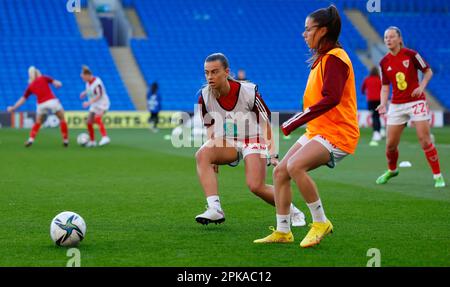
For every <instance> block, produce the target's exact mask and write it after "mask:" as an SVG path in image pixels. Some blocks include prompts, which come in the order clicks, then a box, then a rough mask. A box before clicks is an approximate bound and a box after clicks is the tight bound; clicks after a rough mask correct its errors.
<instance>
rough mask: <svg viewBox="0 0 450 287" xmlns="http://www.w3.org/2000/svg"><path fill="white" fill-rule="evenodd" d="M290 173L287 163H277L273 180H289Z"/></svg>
mask: <svg viewBox="0 0 450 287" xmlns="http://www.w3.org/2000/svg"><path fill="white" fill-rule="evenodd" d="M289 178H290V177H289V173H288V171H287V167H286V165H277V166H276V167H275V168H274V169H273V181H274V182H282V181H284V180H289Z"/></svg>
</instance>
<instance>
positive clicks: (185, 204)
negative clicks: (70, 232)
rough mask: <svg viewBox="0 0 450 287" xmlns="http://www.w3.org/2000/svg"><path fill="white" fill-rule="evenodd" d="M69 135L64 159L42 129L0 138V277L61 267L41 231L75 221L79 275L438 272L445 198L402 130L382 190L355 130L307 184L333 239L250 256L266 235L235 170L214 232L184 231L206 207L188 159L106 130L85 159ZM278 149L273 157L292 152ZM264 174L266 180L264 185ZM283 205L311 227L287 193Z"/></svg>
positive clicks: (375, 159)
mask: <svg viewBox="0 0 450 287" xmlns="http://www.w3.org/2000/svg"><path fill="white" fill-rule="evenodd" d="M80 132H81V131H80V130H72V131H71V138H72V142H71V146H70V147H69V148H68V149H64V148H63V147H62V145H61V140H60V134H59V131H58V130H57V129H53V130H51V129H43V130H42V131H41V132H40V134H39V135H38V138H37V141H36V143H35V145H34V146H33V147H31V148H29V149H26V148H24V147H23V142H24V141H25V139H26V138H27V136H28V130H11V129H0V159H1V165H0V204H1V208H0V216H1V217H0V218H1V219H0V222H1V226H0V266H61V267H62V266H65V265H66V262H67V261H68V260H69V259H70V258H69V257H67V256H66V251H67V249H66V248H60V247H57V246H55V245H54V244H53V242H52V241H51V239H50V236H49V226H50V220H51V219H52V218H53V217H54V216H55V215H56V214H57V213H59V212H61V211H64V210H71V211H75V212H77V213H79V214H80V215H81V216H82V217H83V218H84V219H85V221H86V223H87V234H86V239H85V240H84V241H83V242H82V243H81V245H80V246H79V249H80V252H81V266H361V267H363V266H366V264H367V261H368V260H369V259H370V257H368V256H367V251H368V249H370V248H377V249H379V250H380V252H381V266H450V188H449V187H446V188H444V189H440V190H436V189H434V187H433V180H432V175H431V171H430V169H429V167H428V163H427V162H426V159H425V156H424V154H423V152H422V150H421V148H420V146H419V144H418V141H417V139H416V136H415V131H414V130H413V129H407V130H406V131H405V134H404V135H403V138H402V142H401V145H400V159H399V161H403V160H408V161H410V162H411V163H412V167H410V168H401V169H400V175H399V176H398V177H397V178H394V179H392V180H391V181H390V182H389V183H388V184H387V185H385V186H377V185H376V184H375V179H376V178H377V177H378V176H379V175H380V174H381V173H382V172H383V171H384V170H385V169H386V160H385V156H384V147H383V145H380V146H379V147H369V145H368V141H369V139H370V130H367V129H366V130H362V137H361V140H360V144H359V147H358V149H357V152H356V154H355V155H354V156H350V157H348V158H346V159H345V160H343V161H342V162H341V163H340V164H339V165H338V166H337V168H336V169H334V170H330V169H328V168H326V167H322V168H320V169H318V170H316V171H314V172H313V173H312V177H313V178H314V179H315V181H316V183H317V185H318V187H319V191H320V194H321V198H322V201H323V203H324V207H325V211H326V214H327V216H328V217H329V218H330V219H331V220H332V222H333V224H334V227H335V232H334V234H332V235H331V236H329V237H327V238H325V239H324V240H323V241H322V243H321V244H320V245H319V246H317V247H315V248H311V249H301V248H300V247H299V242H300V241H301V239H302V238H303V237H304V235H305V234H306V232H307V227H303V228H294V229H293V233H294V236H295V243H294V244H287V245H256V244H253V243H252V241H253V240H254V239H256V238H260V237H263V236H266V235H268V234H269V232H270V231H269V229H268V227H269V226H270V225H275V224H276V222H275V211H274V208H273V207H272V206H269V205H267V204H265V203H264V202H263V201H262V200H260V199H259V198H257V197H256V196H254V195H253V194H251V193H250V192H249V191H248V189H247V188H246V185H245V178H244V168H243V165H242V163H241V165H240V166H238V167H237V168H231V167H222V168H221V170H220V174H219V176H220V178H219V184H220V186H219V191H220V195H221V200H222V206H223V208H224V211H225V214H226V222H225V223H224V224H222V225H217V226H216V225H212V226H211V225H210V226H201V225H199V224H198V223H196V222H195V221H194V217H195V215H197V214H199V213H201V212H203V210H204V206H205V204H206V202H205V199H204V196H203V193H202V191H201V189H200V185H199V183H198V180H197V177H196V171H195V160H194V157H193V156H194V153H195V149H194V148H185V149H174V148H173V147H172V146H171V144H170V141H166V140H164V134H167V133H168V131H163V132H161V133H159V134H152V133H150V132H149V131H147V130H111V131H110V136H111V139H112V144H111V145H110V146H107V147H104V148H95V149H86V148H81V147H79V146H77V145H76V144H75V137H76V135H77V134H78V133H80ZM433 133H434V135H435V137H436V141H437V147H438V152H439V155H440V159H441V167H442V170H443V174H444V176H447V178H446V179H447V183H448V184H449V183H450V162H449V159H450V129H449V128H443V129H434V130H433ZM299 134H300V131H298V132H297V133H296V134H295V135H294V137H293V138H292V139H291V140H281V142H282V144H281V155H284V153H285V152H286V150H287V149H288V148H289V146H291V145H292V144H293V143H294V141H295V140H296V138H297V136H298V135H299ZM271 172H272V169H271V168H270V169H269V171H268V174H269V176H268V179H267V181H268V182H271V181H272V180H271V176H270V174H271ZM293 191H294V201H295V203H296V204H297V206H299V207H300V208H301V209H302V210H303V211H304V212H305V214H306V215H307V220H308V222H310V220H311V217H310V215H309V212H308V210H307V208H306V205H305V204H304V202H303V200H302V199H301V197H300V194H299V192H298V191H297V190H296V188H294V189H293Z"/></svg>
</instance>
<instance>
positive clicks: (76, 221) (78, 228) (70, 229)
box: [50, 211, 86, 246]
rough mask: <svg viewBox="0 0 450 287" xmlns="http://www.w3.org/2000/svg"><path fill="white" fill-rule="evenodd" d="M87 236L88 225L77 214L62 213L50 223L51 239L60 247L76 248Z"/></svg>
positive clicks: (70, 212)
mask: <svg viewBox="0 0 450 287" xmlns="http://www.w3.org/2000/svg"><path fill="white" fill-rule="evenodd" d="M85 235H86V223H85V222H84V219H83V218H82V217H81V216H80V215H78V214H76V213H75V212H72V211H64V212H61V213H60V214H58V215H56V216H55V218H53V219H52V222H51V223H50V237H51V238H52V240H53V242H55V243H56V245H58V246H76V245H78V244H79V243H80V242H81V241H82V240H83V239H84V236H85Z"/></svg>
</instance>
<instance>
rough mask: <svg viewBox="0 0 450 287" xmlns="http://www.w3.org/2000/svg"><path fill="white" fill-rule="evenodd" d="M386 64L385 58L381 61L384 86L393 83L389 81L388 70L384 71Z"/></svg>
mask: <svg viewBox="0 0 450 287" xmlns="http://www.w3.org/2000/svg"><path fill="white" fill-rule="evenodd" d="M384 62H385V58H383V59H382V60H381V61H380V71H381V83H382V84H383V85H390V84H391V81H389V78H388V76H387V74H386V70H385V69H384V68H385V67H384V66H385V64H384Z"/></svg>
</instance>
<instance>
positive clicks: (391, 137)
mask: <svg viewBox="0 0 450 287" xmlns="http://www.w3.org/2000/svg"><path fill="white" fill-rule="evenodd" d="M384 43H385V44H386V47H387V48H388V49H389V52H388V53H387V54H386V56H384V58H383V59H382V60H381V61H380V66H381V74H382V77H381V78H382V83H383V86H382V89H381V103H380V105H379V106H378V108H377V111H378V112H379V113H380V114H384V113H386V106H387V102H388V96H389V86H390V85H391V84H392V88H393V92H392V103H391V105H390V106H389V111H388V113H387V140H386V158H387V162H388V170H387V171H386V172H385V173H383V174H382V175H381V176H380V177H378V179H377V180H376V183H377V184H385V183H387V182H388V181H389V179H391V178H392V177H394V176H397V175H398V168H397V161H398V155H399V153H398V145H399V143H400V137H401V135H402V132H403V129H404V128H405V126H406V123H407V122H408V121H410V120H411V121H412V122H413V123H414V126H415V128H416V132H417V137H418V139H419V142H420V145H421V147H422V149H423V151H424V153H425V157H426V158H427V160H428V163H429V165H430V167H431V170H432V172H433V178H434V181H435V184H434V186H435V187H436V188H440V187H445V181H444V178H443V176H442V174H441V170H440V166H439V157H438V153H437V150H436V148H435V146H434V144H433V142H432V140H431V136H430V123H429V120H430V113H429V109H428V105H427V102H426V98H425V93H424V90H425V88H426V86H427V85H428V82H429V81H430V79H431V77H432V76H433V72H432V71H431V68H430V67H429V65H428V63H427V62H425V60H424V59H423V58H422V57H421V56H420V55H419V53H417V52H416V51H414V50H411V49H408V48H405V47H404V44H403V38H402V33H401V31H400V29H399V28H397V27H393V26H391V27H389V28H388V29H386V32H385V33H384ZM418 70H420V71H421V72H422V73H423V79H422V81H421V82H420V83H419V78H418Z"/></svg>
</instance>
